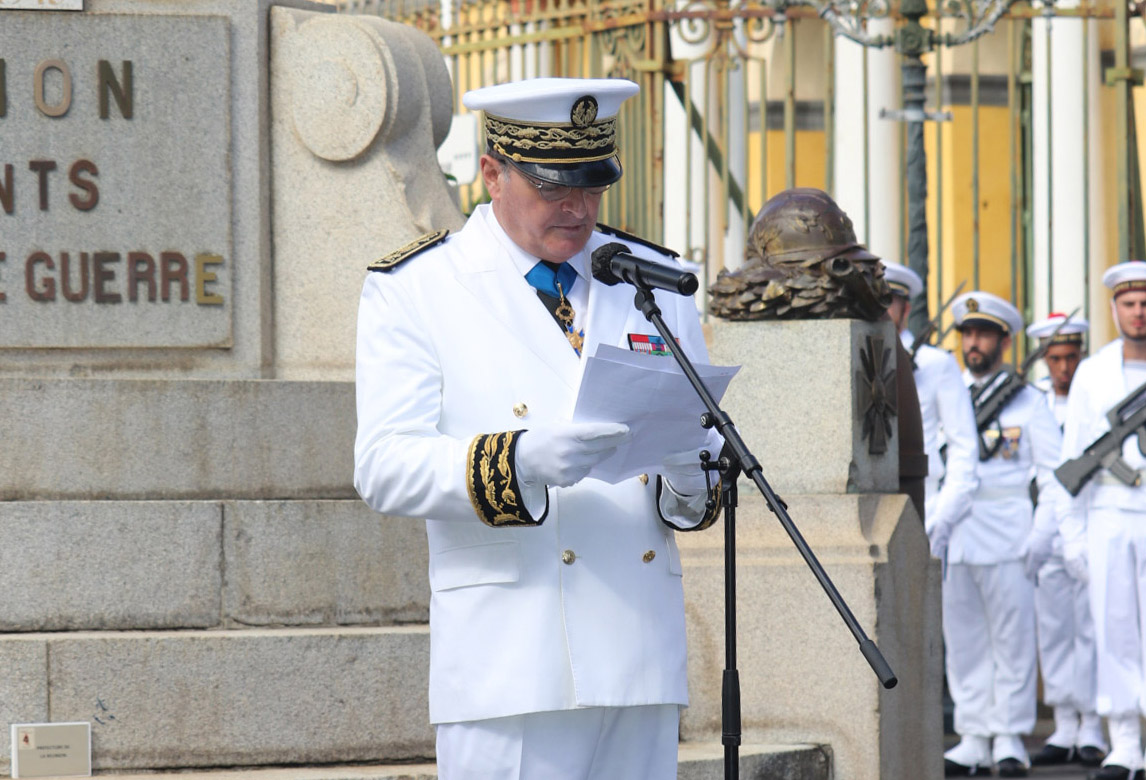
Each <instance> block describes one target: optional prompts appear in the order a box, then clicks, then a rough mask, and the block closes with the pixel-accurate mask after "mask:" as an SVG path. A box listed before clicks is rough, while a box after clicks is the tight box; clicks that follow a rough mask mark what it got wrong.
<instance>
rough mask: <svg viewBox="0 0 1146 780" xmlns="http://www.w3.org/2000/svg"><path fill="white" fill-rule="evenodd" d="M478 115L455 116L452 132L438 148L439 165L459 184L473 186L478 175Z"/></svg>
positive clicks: (451, 124)
mask: <svg viewBox="0 0 1146 780" xmlns="http://www.w3.org/2000/svg"><path fill="white" fill-rule="evenodd" d="M479 157H481V155H480V154H478V125H477V115H476V114H454V119H453V121H452V122H450V132H449V134H447V135H446V140H444V141H442V145H441V146H439V147H438V165H440V166H441V167H442V172H443V173H445V174H447V175H449V176H453V177H454V180H455V181H456V182H457V183H458V184H459V185H461V184H471V183H473V181H474V179H476V178H477V175H478V158H479Z"/></svg>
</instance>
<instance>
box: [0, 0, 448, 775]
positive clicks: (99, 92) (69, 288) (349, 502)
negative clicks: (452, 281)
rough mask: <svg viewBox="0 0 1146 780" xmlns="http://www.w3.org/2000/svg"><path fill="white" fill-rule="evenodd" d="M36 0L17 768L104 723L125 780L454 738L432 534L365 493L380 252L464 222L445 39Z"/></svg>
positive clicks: (2, 665)
mask: <svg viewBox="0 0 1146 780" xmlns="http://www.w3.org/2000/svg"><path fill="white" fill-rule="evenodd" d="M18 5H19V8H18V9H16V10H13V8H12V7H11V6H12V3H10V2H4V3H0V139H2V140H0V401H2V405H3V408H4V410H5V425H4V432H3V434H2V438H0V441H2V444H0V474H3V477H0V572H2V573H0V578H2V582H3V585H4V590H5V598H4V608H3V609H2V610H0V669H3V671H4V678H3V682H2V683H0V722H2V724H3V728H0V773H3V772H5V771H6V770H7V769H8V765H9V755H10V752H9V751H10V746H9V742H8V740H9V734H8V728H7V725H8V724H9V723H13V722H44V721H53V722H61V721H86V722H90V723H91V724H92V741H93V759H94V761H93V765H94V768H95V769H96V770H97V771H102V772H107V771H115V770H132V769H141V768H146V769H164V768H175V767H179V768H189V767H208V766H228V765H239V766H251V765H260V764H277V765H284V764H298V763H346V762H356V761H357V762H377V761H380V760H383V759H385V760H389V761H400V760H411V759H423V758H425V757H427V756H432V755H433V733H432V731H431V729H430V727H429V725H428V723H427V719H426V714H425V713H426V703H425V689H426V680H425V674H426V665H425V664H424V663H421V662H420V660H421V659H423V658H424V656H425V655H426V654H427V647H428V642H427V638H428V637H427V631H426V629H425V626H424V621H425V619H426V613H427V590H426V584H425V577H426V575H425V567H426V564H425V549H424V548H425V541H424V531H423V529H422V527H421V524H420V523H419V522H417V521H413V520H410V521H406V520H387V521H385V522H384V521H382V520H381V519H380V518H379V517H378V516H377V515H375V514H374V513H373V512H371V511H370V510H369V509H368V508H367V507H366V506H365V505H363V504H362V502H361V501H360V500H359V499H358V497H357V496H356V495H355V493H354V490H353V487H352V471H353V463H352V446H353V438H354V425H355V409H354V386H353V366H354V330H355V318H356V309H357V303H358V292H359V289H360V286H361V284H362V279H363V277H364V275H365V273H366V270H365V269H366V266H367V265H368V264H369V263H370V262H371V261H372V260H374V259H375V258H376V257H378V256H380V255H384V254H386V253H388V252H389V251H391V250H393V249H395V248H396V247H399V246H401V245H402V244H404V243H405V242H406V241H408V240H409V239H410V238H411V237H413V236H417V235H419V234H421V233H422V232H425V231H426V230H429V229H431V228H442V227H450V228H452V227H457V226H458V225H460V224H461V222H462V219H463V218H462V215H461V213H460V211H459V209H458V208H457V206H456V205H455V203H456V201H455V199H454V198H453V196H452V194H451V192H450V189H449V187H448V186H447V183H446V181H445V179H444V177H443V176H441V175H440V172H439V173H437V174H436V175H435V171H437V166H436V162H435V157H434V155H435V151H434V150H435V145H436V144H437V143H439V142H440V141H441V139H442V138H443V137H444V135H445V133H446V130H447V129H448V126H449V120H450V115H451V113H452V109H451V106H452V102H451V87H450V81H449V77H448V74H447V72H446V68H445V65H444V62H443V60H442V58H441V57H440V55H438V53H437V51H436V48H435V47H434V45H433V43H432V42H431V41H430V40H429V39H428V38H426V37H425V36H424V35H422V34H421V33H418V32H416V31H415V30H413V29H410V28H406V27H403V26H400V25H396V24H392V23H388V22H385V21H382V20H380V19H361V18H355V17H350V16H341V15H338V16H336V15H335V14H333V13H332V12H333V8H332V7H331V6H326V5H320V4H315V3H307V2H303V1H302V0H201V1H200V2H195V3H171V2H166V1H161V0H86V1H85V2H76V1H74V0H69V1H68V2H67V3H64V4H57V3H54V2H47V3H44V2H41V3H35V2H31V3H29V2H21V3H19V4H18ZM38 8H53V9H74V10H50V11H44V10H37V9H38ZM412 659H413V662H411V660H412Z"/></svg>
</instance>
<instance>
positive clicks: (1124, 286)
mask: <svg viewBox="0 0 1146 780" xmlns="http://www.w3.org/2000/svg"><path fill="white" fill-rule="evenodd" d="M1130 290H1146V279H1131V280H1129V281H1126V282H1119V283H1118V284H1116V285H1114V294H1115V295H1118V293H1124V292H1129V291H1130Z"/></svg>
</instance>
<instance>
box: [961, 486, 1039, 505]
mask: <svg viewBox="0 0 1146 780" xmlns="http://www.w3.org/2000/svg"><path fill="white" fill-rule="evenodd" d="M1030 495H1031V494H1030V488H1029V487H1027V485H1010V486H1006V485H1000V486H998V487H980V488H979V489H978V490H976V491H975V493H974V495H973V499H974V500H975V501H1011V500H1014V499H1024V498H1025V499H1028V500H1029V499H1030Z"/></svg>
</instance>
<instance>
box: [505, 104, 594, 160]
mask: <svg viewBox="0 0 1146 780" xmlns="http://www.w3.org/2000/svg"><path fill="white" fill-rule="evenodd" d="M485 135H486V139H487V140H488V141H489V143H490V145H491V146H493V148H494V149H496V150H497V152H498V154H501V155H504V156H505V157H508V158H509V159H511V160H513V161H514V162H527V163H584V162H596V161H598V160H607V159H609V158H610V157H613V156H614V155H616V153H617V144H616V140H617V118H616V117H615V116H614V117H610V118H608V119H603V120H601V121H600V122H596V123H594V124H591V125H588V126H586V127H576V126H574V125H573V124H571V123H565V122H529V123H525V122H517V121H515V120H513V119H506V118H505V117H500V116H492V115H490V114H489V113H487V114H486V115H485Z"/></svg>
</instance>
